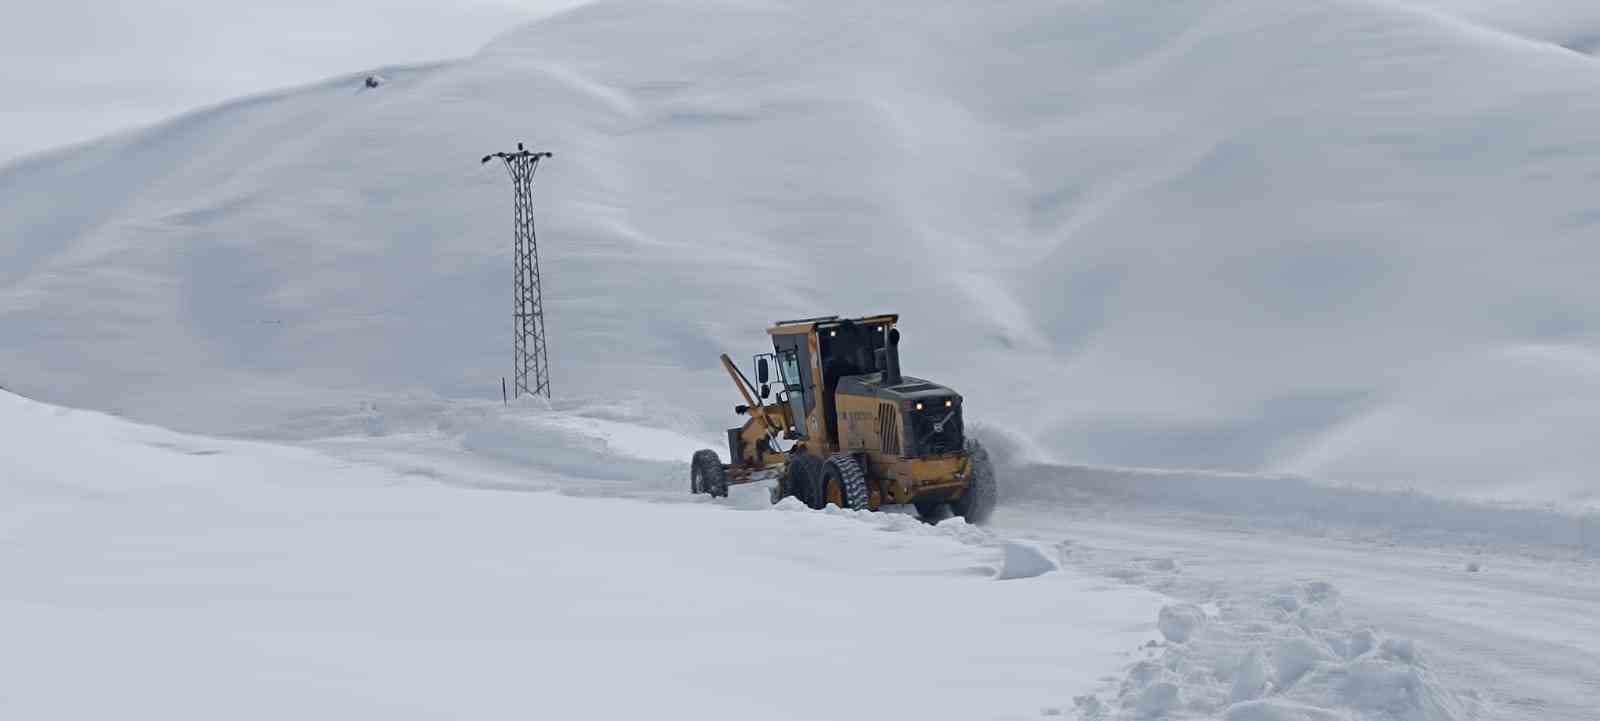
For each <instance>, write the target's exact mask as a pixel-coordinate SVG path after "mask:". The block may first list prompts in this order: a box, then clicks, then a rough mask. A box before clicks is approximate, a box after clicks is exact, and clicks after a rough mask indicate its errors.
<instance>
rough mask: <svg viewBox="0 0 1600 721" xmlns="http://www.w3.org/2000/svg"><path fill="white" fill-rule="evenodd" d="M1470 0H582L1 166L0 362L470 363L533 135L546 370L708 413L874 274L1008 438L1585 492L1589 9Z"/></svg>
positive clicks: (873, 302) (84, 370) (499, 285)
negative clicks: (767, 344)
mask: <svg viewBox="0 0 1600 721" xmlns="http://www.w3.org/2000/svg"><path fill="white" fill-rule="evenodd" d="M1447 5H1448V6H1449V7H1446V6H1447ZM1482 5H1485V4H1484V3H1476V4H1474V3H1470V2H1467V0H1460V1H1459V2H1457V1H1454V0H1452V1H1451V2H1445V0H1438V1H1437V2H1431V3H1422V2H1402V1H1401V0H1393V1H1385V0H1316V1H1314V2H1294V3H1285V2H1278V1H1276V0H1198V1H1196V2H1189V3H1177V4H1165V5H1162V6H1161V7H1160V8H1159V9H1158V10H1152V9H1151V8H1149V7H1147V6H1145V5H1143V4H1140V3H1126V2H1124V3H1112V2H1102V3H1059V2H1044V1H1043V0H1037V1H1033V0H1030V1H1028V2H1014V3H1005V4H1004V5H1003V6H993V5H992V4H956V3H950V4H937V3H911V2H882V3H849V2H831V1H824V0H817V1H816V2H801V3H769V4H745V3H722V2H692V3H653V2H633V1H620V2H603V3H597V4H595V5H592V6H589V7H585V8H582V9H580V10H577V11H575V12H571V13H568V14H565V15H562V16H558V17H556V18H552V19H550V20H548V21H545V22H541V23H537V24H534V25H530V26H527V27H524V28H519V29H516V30H514V31H512V32H509V33H507V34H505V35H504V36H502V37H500V38H498V39H497V40H496V41H494V42H493V43H491V44H489V45H488V46H487V47H486V48H485V49H484V50H483V51H482V52H481V53H479V54H478V55H476V56H474V57H472V58H468V59H465V60H463V61H460V62H455V63H448V64H442V65H434V66H428V67H413V68H387V69H382V70H381V71H379V72H380V73H381V74H382V75H383V77H384V78H385V79H386V82H385V83H384V84H383V86H382V87H380V88H377V89H372V90H370V91H366V90H364V91H362V92H357V89H358V87H359V86H360V85H361V80H362V79H363V78H364V77H366V75H368V74H370V72H371V71H366V70H363V71H361V72H357V73H354V74H352V75H349V76H345V77H341V78H336V79H334V80H331V81H329V82H327V83H324V84H321V85H317V86H314V87H308V88H302V89H298V90H293V91H286V92H283V93H278V94H275V95H272V96H267V97H260V98H253V99H248V100H244V101H240V102H238V103H233V104H230V105H226V106H222V107H218V108H213V109H210V110H206V111H202V112H198V113H195V114H191V115H187V116H184V117H181V118H178V119H176V120H174V121H172V122H170V123H167V124H165V125H161V126H158V127H155V128H151V129H148V130H144V131H139V132H135V133H131V134H127V135H123V136H119V137H114V138H110V139H107V140H104V141H101V142H97V143H93V144H90V145H86V146H82V147H78V148H72V149H68V150H65V151H62V152H60V153H56V154H53V155H45V156H37V157H34V158H32V159H29V160H27V161H25V162H23V163H20V164H16V165H12V166H10V167H8V168H5V169H3V170H0V261H3V262H0V340H3V341H4V342H0V373H3V374H4V377H3V378H0V382H4V383H6V384H7V385H8V386H10V387H13V388H15V389H17V390H18V391H20V392H24V393H28V394H30V395H32V396H34V397H39V398H44V399H47V400H53V401H59V402H64V403H68V404H73V405H79V406H88V407H94V408H100V409H105V410H109V411H114V412H118V413H125V414H128V415H131V416H134V417H137V418H141V419H147V420H154V421H159V422H163V423H166V424H169V425H174V426H178V427H181V428H185V429H190V430H195V429H203V430H207V431H224V432H229V433H244V434H250V435H273V436H284V435H297V436H302V437H304V436H314V435H316V431H317V426H316V424H315V423H309V424H308V423H307V421H308V420H310V421H320V420H323V419H326V418H329V417H330V416H332V417H337V416H341V415H344V414H349V413H353V412H356V409H358V408H361V407H362V406H363V404H370V403H374V402H375V403H377V404H378V405H379V406H380V407H389V406H391V405H393V403H394V402H395V400H396V399H397V398H403V397H407V396H412V395H414V396H419V397H435V398H442V399H447V400H454V399H461V398H472V399H478V400H486V399H489V398H496V399H498V394H499V389H500V376H502V375H504V373H505V366H506V365H507V360H508V356H509V348H508V346H509V343H507V338H506V336H507V335H508V331H509V327H508V326H509V324H508V322H507V317H506V316H507V310H508V308H507V306H508V303H507V295H508V293H509V289H508V288H509V280H508V279H509V267H508V266H509V259H508V257H507V256H508V251H507V247H506V246H507V245H508V236H509V223H510V218H509V215H510V208H509V201H510V197H509V196H510V192H509V189H508V188H507V182H506V180H505V178H504V177H503V175H502V174H501V173H500V172H499V171H498V170H497V169H495V168H493V167H482V166H479V165H478V164H477V161H478V158H479V157H481V156H482V155H483V154H484V153H486V152H490V151H492V150H496V149H504V148H507V147H510V145H511V144H512V143H514V142H516V141H518V140H523V141H527V142H529V143H531V144H532V145H533V146H534V147H538V148H541V149H549V150H553V151H554V152H555V153H556V155H555V158H554V159H553V160H552V161H551V162H550V163H549V164H548V165H547V166H546V167H545V168H543V169H542V170H541V175H540V179H539V183H538V187H537V190H536V196H537V198H536V203H537V206H538V212H539V220H540V223H541V224H540V231H541V234H540V237H541V242H542V246H541V252H542V257H541V259H542V261H543V263H544V271H545V293H546V302H547V312H548V317H549V321H550V337H551V341H552V346H551V348H552V357H551V361H552V364H553V371H552V379H553V383H554V388H555V390H556V392H557V393H558V394H561V395H564V396H567V397H569V398H573V397H580V398H607V397H610V398H615V397H619V396H638V397H643V398H646V399H648V403H649V404H650V405H651V406H652V407H656V408H684V409H687V410H688V412H689V414H690V415H691V417H692V418H693V419H694V421H693V425H694V426H695V429H694V432H695V433H705V434H707V435H715V434H716V433H717V432H719V431H720V428H722V427H725V425H726V424H729V422H730V421H734V420H736V419H735V418H733V417H732V416H731V415H730V414H729V413H728V410H729V407H730V406H731V404H732V403H734V402H737V399H736V398H735V397H734V395H733V394H732V393H731V389H730V388H729V387H728V383H727V380H726V379H725V378H724V377H722V375H721V372H720V370H719V369H718V368H717V366H716V363H715V358H716V354H717V353H718V352H722V351H727V352H729V353H732V354H733V355H735V356H736V357H740V358H744V357H747V354H748V353H751V352H754V351H757V350H759V349H760V348H761V345H762V341H763V333H762V331H763V329H764V327H765V325H766V324H767V323H768V322H770V321H772V320H774V319H776V318H780V317H793V316H803V315H815V314H818V313H824V312H837V313H865V312H878V311H899V312H901V313H903V314H904V321H903V323H902V328H903V331H904V333H905V337H906V341H905V344H904V352H905V357H906V361H905V363H906V367H907V370H908V371H911V372H913V373H916V374H918V375H924V376H928V377H932V378H936V379H939V380H941V381H945V382H947V383H949V384H951V385H953V386H955V387H957V388H959V389H960V390H961V391H962V392H963V393H964V395H965V396H966V398H967V399H968V406H967V407H968V411H969V414H970V415H971V416H972V419H973V420H975V421H982V422H986V423H988V424H990V425H991V426H994V427H997V428H1002V429H1004V430H1007V431H1009V432H1011V433H1013V434H1015V435H1016V436H1017V437H1019V438H1020V439H1021V442H1022V444H1021V445H1022V446H1023V447H1026V448H1029V449H1031V451H1032V452H1034V453H1036V454H1037V459H1038V460H1044V461H1051V462H1057V463H1062V462H1067V463H1076V464H1090V465H1118V466H1141V467H1150V466H1157V467H1183V468H1194V467H1201V468H1212V469H1224V470H1234V471H1249V472H1284V473H1293V474H1297V475H1302V476H1306V477H1311V478H1315V479H1318V480H1322V481H1333V482H1343V483H1351V484H1359V485H1362V486H1375V487H1381V488H1386V489H1391V490H1393V489H1418V490H1422V491H1428V492H1434V493H1444V494H1464V495H1473V496H1487V497H1495V498H1511V499H1524V500H1530V499H1531V500H1538V501H1550V502H1557V503H1573V502H1579V501H1583V500H1585V499H1588V500H1591V501H1592V500H1593V499H1594V498H1595V497H1596V495H1595V494H1596V493H1597V492H1600V486H1597V485H1596V481H1595V475H1594V473H1593V471H1592V469H1593V468H1595V467H1597V466H1600V444H1595V443H1593V442H1592V438H1591V436H1592V428H1593V425H1594V420H1595V416H1594V413H1593V409H1594V408H1597V407H1600V363H1597V362H1596V360H1595V359H1596V358H1597V357H1600V351H1597V345H1596V343H1597V341H1596V338H1597V333H1600V317H1597V315H1596V312H1595V310H1594V309H1595V308H1600V285H1596V284H1595V283H1594V282H1593V277H1592V276H1593V273H1592V269H1593V268H1594V267H1595V266H1596V265H1597V264H1600V246H1596V245H1595V244H1594V243H1593V242H1592V240H1593V238H1594V236H1595V233H1596V230H1597V228H1600V201H1597V200H1596V197H1597V196H1596V195H1595V193H1594V192H1592V186H1593V177H1592V176H1593V173H1594V168H1595V166H1596V159H1597V158H1600V96H1597V95H1596V94H1595V92H1594V87H1595V85H1596V83H1597V81H1600V65H1597V64H1596V62H1595V59H1594V58H1593V57H1590V56H1587V55H1584V54H1583V53H1581V52H1574V51H1573V50H1570V49H1568V48H1571V47H1582V46H1583V43H1584V42H1585V41H1584V40H1583V38H1584V37H1588V36H1590V35H1592V34H1593V31H1594V30H1595V29H1596V26H1595V25H1593V24H1585V23H1586V22H1587V21H1586V20H1584V17H1587V16H1584V17H1579V16H1578V15H1575V14H1568V13H1567V12H1566V11H1565V10H1561V9H1560V8H1557V9H1556V10H1552V11H1551V12H1552V13H1555V14H1549V15H1540V14H1539V13H1540V12H1543V11H1533V10H1530V11H1528V12H1525V13H1519V12H1513V13H1511V14H1510V15H1505V14H1504V13H1500V14H1494V13H1490V14H1485V13H1483V12H1479V10H1481V9H1482V8H1481V7H1478V6H1482ZM1500 5H1502V6H1504V7H1513V6H1512V4H1508V3H1501V4H1500ZM1469 6H1470V7H1469ZM1550 7H1552V8H1555V7H1556V6H1555V5H1553V4H1552V5H1550ZM1491 9H1492V8H1491ZM1558 10H1559V11H1560V12H1557V11H1558ZM1496 12H1497V13H1499V11H1498V10H1497V11H1496ZM1505 18H1510V20H1506V19H1505ZM1534 20H1537V21H1538V22H1537V23H1533V25H1538V26H1539V28H1545V29H1548V28H1567V29H1569V30H1572V31H1573V32H1575V33H1577V34H1576V35H1573V36H1572V37H1570V38H1568V37H1557V36H1556V35H1552V34H1548V33H1542V30H1541V31H1540V32H1534V30H1528V29H1527V28H1525V27H1522V26H1517V25H1516V23H1522V25H1523V26H1527V27H1533V25H1529V22H1532V21H1534ZM1547 20H1548V21H1547ZM1511 21H1516V22H1515V23H1513V22H1511ZM1535 29H1538V28H1535ZM1563 45H1565V46H1566V47H1563Z"/></svg>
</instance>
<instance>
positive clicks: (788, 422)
mask: <svg viewBox="0 0 1600 721" xmlns="http://www.w3.org/2000/svg"><path fill="white" fill-rule="evenodd" d="M898 320H899V316H897V315H893V314H887V315H874V316H867V317H864V318H840V317H838V316H825V317H820V318H804V319H800V320H786V321H779V322H778V323H777V324H775V325H773V326H772V327H771V328H769V329H767V332H768V334H769V335H771V336H772V352H771V353H762V354H758V355H756V356H755V358H754V366H755V367H754V370H755V377H756V379H755V382H754V383H752V382H751V381H750V379H749V378H748V377H746V376H745V374H744V373H743V372H742V371H740V370H739V368H738V366H736V365H734V363H733V361H732V360H729V358H728V356H727V354H723V356H722V367H723V368H724V369H725V370H726V371H727V372H728V377H729V378H731V379H732V380H733V383H734V385H736V386H738V388H739V393H740V394H741V395H743V396H744V401H745V402H744V403H742V404H740V405H738V406H735V407H734V412H735V413H736V414H739V415H744V416H748V417H749V419H748V420H746V421H745V423H744V425H743V426H741V427H739V428H732V429H729V430H728V458H729V460H730V461H731V462H730V463H723V462H722V459H721V458H719V457H718V455H717V452H716V451H714V450H711V449H709V448H708V449H704V450H700V451H697V452H696V453H695V454H694V458H693V459H692V460H691V462H690V471H689V490H690V491H691V492H693V493H707V494H710V495H713V496H726V495H727V494H728V487H729V486H730V485H735V484H740V483H754V482H758V481H776V482H777V484H776V486H775V487H774V489H773V494H772V499H773V502H777V501H778V500H781V499H782V498H784V497H785V496H794V497H795V498H797V499H799V500H801V501H803V502H804V503H805V504H806V505H808V506H810V507H812V508H823V507H825V506H827V505H829V504H832V505H835V506H838V507H840V508H855V509H874V510H876V509H877V508H878V507H879V506H882V505H885V504H914V505H915V506H916V507H917V512H918V513H919V514H921V515H922V516H923V517H924V518H930V517H934V516H936V515H938V514H940V513H941V512H942V511H943V509H944V507H945V506H946V505H947V504H948V505H949V507H950V509H951V511H953V512H954V513H955V514H956V515H959V516H961V517H963V518H965V519H966V520H967V521H969V522H972V523H980V522H982V521H984V520H986V519H987V518H988V516H989V513H990V511H992V510H994V505H995V497H996V489H995V479H994V469H993V466H992V465H991V464H990V462H989V454H988V453H987V452H985V451H984V450H983V447H982V446H981V445H979V444H978V442H977V441H975V440H973V439H970V438H967V437H966V434H965V432H964V429H963V427H962V420H961V410H962V408H961V406H962V399H961V396H960V395H959V394H957V393H956V392H955V391H953V390H951V389H949V388H947V387H945V386H941V385H939V384H937V383H932V382H930V381H926V380H922V379H920V378H912V377H910V376H905V375H901V373H900V331H899V330H898V329H897V328H895V323H896V322H897V321H898ZM774 387H776V389H777V392H776V394H774V393H773V389H774ZM785 444H788V447H787V448H785V447H784V445H785Z"/></svg>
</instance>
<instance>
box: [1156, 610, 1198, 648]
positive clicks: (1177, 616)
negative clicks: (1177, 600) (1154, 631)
mask: <svg viewBox="0 0 1600 721" xmlns="http://www.w3.org/2000/svg"><path fill="white" fill-rule="evenodd" d="M1205 622H1206V613H1205V611H1202V610H1200V607H1199V606H1195V605H1193V604H1187V603H1185V604H1176V605H1171V606H1162V607H1161V615H1160V616H1158V617H1157V618H1156V628H1158V629H1161V635H1162V636H1165V637H1166V638H1167V640H1168V641H1171V642H1173V643H1183V642H1185V641H1188V640H1189V637H1190V636H1193V635H1194V632H1195V631H1196V630H1198V629H1199V628H1200V627H1201V626H1203V625H1205Z"/></svg>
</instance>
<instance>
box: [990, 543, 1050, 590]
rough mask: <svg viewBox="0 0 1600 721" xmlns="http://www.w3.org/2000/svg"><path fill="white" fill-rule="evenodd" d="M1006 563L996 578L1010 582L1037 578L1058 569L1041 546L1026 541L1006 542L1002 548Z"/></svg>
mask: <svg viewBox="0 0 1600 721" xmlns="http://www.w3.org/2000/svg"><path fill="white" fill-rule="evenodd" d="M1002 551H1003V552H1004V553H1005V557H1004V558H1005V561H1004V562H1003V563H1001V564H1000V572H999V573H998V574H996V575H995V578H996V579H998V580H1001V581H1009V580H1013V579H1018V578H1037V577H1039V576H1043V575H1044V574H1046V573H1049V572H1051V571H1054V570H1056V569H1057V568H1058V566H1057V565H1056V562H1055V561H1054V560H1051V558H1050V554H1049V553H1048V552H1046V551H1045V550H1044V549H1042V548H1040V547H1039V546H1037V545H1035V544H1032V543H1027V542H1025V541H1006V542H1005V545H1004V546H1003V547H1002Z"/></svg>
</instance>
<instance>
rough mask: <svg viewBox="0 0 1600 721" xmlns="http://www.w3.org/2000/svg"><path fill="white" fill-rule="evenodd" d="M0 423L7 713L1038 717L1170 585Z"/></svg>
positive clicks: (877, 530) (883, 524) (80, 424)
mask: <svg viewBox="0 0 1600 721" xmlns="http://www.w3.org/2000/svg"><path fill="white" fill-rule="evenodd" d="M0 428H4V429H5V434H6V440H7V446H6V453H5V454H4V455H0V572H3V574H4V577H5V583H4V584H0V636H3V637H4V638H5V648H6V651H5V652H4V653H0V675H3V676H4V678H5V679H6V681H5V687H4V692H0V716H3V717H5V718H18V719H23V718H37V719H44V718H49V719H95V718H108V717H117V718H162V719H191V718H192V719H214V718H224V717H225V718H236V719H283V718H288V717H297V718H348V719H356V718H360V719H366V718H374V719H376V718H384V719H396V718H419V719H420V718H439V717H441V716H444V717H505V716H517V715H524V716H533V717H553V718H637V717H653V716H660V715H667V716H673V715H678V714H680V713H688V712H689V711H691V710H692V711H693V715H694V716H695V717H696V718H704V719H821V718H829V719H851V718H860V719H880V718H886V717H899V716H907V715H909V716H916V717H918V718H950V719H974V718H1032V717H1036V716H1037V715H1038V714H1039V713H1040V711H1041V709H1045V710H1054V711H1055V713H1059V712H1060V709H1062V708H1071V706H1072V699H1073V697H1074V696H1086V695H1089V694H1091V693H1093V692H1095V691H1097V690H1098V689H1100V688H1101V687H1102V686H1103V681H1102V678H1104V677H1106V676H1107V675H1113V674H1115V673H1116V672H1117V670H1118V668H1119V667H1120V666H1121V665H1123V664H1124V663H1125V662H1126V660H1127V659H1128V658H1129V657H1130V656H1131V655H1132V652H1133V651H1134V650H1135V649H1136V648H1137V647H1138V646H1139V645H1140V644H1142V643H1144V642H1146V641H1148V640H1150V639H1152V638H1155V637H1157V634H1156V632H1155V622H1156V619H1157V616H1158V611H1159V609H1160V607H1161V606H1162V602H1163V598H1162V597H1161V596H1159V595H1158V594H1155V593H1151V592H1148V591H1145V590H1141V589H1136V588H1131V587H1125V586H1119V585H1116V584H1111V583H1107V582H1106V581H1104V580H1103V579H1098V578H1096V577H1094V576H1092V575H1086V574H1080V573H1078V572H1075V571H1071V570H1060V571H1056V570H1054V564H1053V563H1051V564H1049V566H1048V567H1047V568H1039V569H1036V570H1035V573H1034V575H1032V576H1030V577H1027V578H1020V579H1015V580H1006V581H1000V580H995V579H994V578H993V577H994V576H997V575H999V573H998V571H1000V570H1003V569H1002V564H1005V563H1008V561H1006V560H1004V554H1003V553H1002V550H1001V548H1000V546H999V544H998V542H997V541H996V540H995V539H993V538H992V537H991V536H989V534H987V533H985V532H983V531H980V530H978V529H975V528H973V527H971V526H967V525H966V524H964V523H962V522H960V521H958V520H953V521H948V522H946V523H945V524H941V525H940V526H938V527H929V526H924V525H923V524H921V523H919V522H917V521H916V520H914V519H912V518H911V517H909V516H893V515H881V516H871V517H863V518H857V517H855V516H852V515H850V514H837V513H836V514H828V513H818V512H812V511H810V510H808V509H804V508H803V507H800V508H799V509H794V508H792V507H785V508H783V509H779V510H773V511H768V512H741V511H738V510H736V509H735V508H729V507H725V506H721V505H717V504H712V503H707V502H704V499H703V498H702V499H701V500H702V502H699V503H678V504H660V503H642V502H639V501H637V500H619V499H597V498H574V497H571V496H567V495H562V494H558V493H552V492H507V491H497V492H496V491H483V490H463V489H460V488H457V487H454V486H451V485H446V484H441V483H438V482H437V481H438V480H439V479H435V478H430V477H426V476H420V475H415V474H405V473H394V472H391V471H388V470H385V469H382V468H380V467H377V466H372V465H367V464H361V463H349V462H343V461H339V460H337V459H335V458H332V457H329V456H325V455H322V454H319V453H315V452H310V451H306V450H303V449H294V448H285V447H279V446H273V445H267V444H261V443H251V442H240V441H226V440H217V439H211V438H203V437H197V436H189V435H182V434H177V433H172V432H169V431H164V430H162V429H159V428H153V427H148V426H138V425H132V424H130V423H128V422H126V421H121V420H118V419H113V418H109V417H106V416H102V415H99V414H95V413H88V412H83V411H69V410H66V409H61V408H54V407H50V406H46V405H44V404H39V403H34V402H31V401H27V400H24V399H21V398H18V397H16V396H13V395H10V394H6V393H0ZM646 435H648V434H646ZM634 440H638V438H635V439H634ZM652 444H653V441H652V442H648V443H647V444H646V445H645V446H643V447H642V448H643V449H644V450H645V452H648V448H649V447H650V446H651V445H652ZM633 448H634V450H640V449H641V447H639V446H633ZM522 470H523V471H524V473H523V474H522V475H521V476H520V477H521V479H522V480H523V481H525V482H527V483H528V484H529V485H530V486H531V485H537V484H538V483H539V482H540V481H546V482H548V481H549V480H551V478H553V477H555V476H551V475H549V474H548V472H540V471H537V470H536V469H529V468H524V469H522ZM513 478H515V477H513ZM684 500H687V497H684ZM784 510H789V511H791V512H784ZM1040 571H1044V572H1045V573H1044V574H1043V575H1039V572H1040ZM929 689H937V692H930V691H929ZM886 691H892V692H886Z"/></svg>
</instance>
